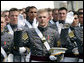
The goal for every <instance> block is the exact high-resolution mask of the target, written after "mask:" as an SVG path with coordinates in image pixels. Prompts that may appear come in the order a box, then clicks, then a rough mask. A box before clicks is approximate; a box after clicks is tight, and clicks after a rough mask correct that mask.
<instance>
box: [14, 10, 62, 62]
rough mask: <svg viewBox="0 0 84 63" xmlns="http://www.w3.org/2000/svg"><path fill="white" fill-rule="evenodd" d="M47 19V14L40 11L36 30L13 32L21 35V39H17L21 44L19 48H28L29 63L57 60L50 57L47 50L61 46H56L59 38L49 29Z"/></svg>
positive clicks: (56, 33)
mask: <svg viewBox="0 0 84 63" xmlns="http://www.w3.org/2000/svg"><path fill="white" fill-rule="evenodd" d="M48 17H49V15H48V12H47V11H46V10H44V9H41V10H39V11H38V13H37V21H38V22H39V25H38V28H31V29H28V30H27V31H26V32H25V33H21V32H22V31H16V32H15V35H16V34H18V33H20V34H19V35H22V37H21V36H20V37H19V40H20V43H19V44H21V45H19V47H20V46H26V47H29V48H30V51H31V56H30V61H31V62H49V61H50V60H52V61H55V60H57V59H56V57H55V56H52V57H51V56H50V55H51V54H50V52H49V49H50V48H52V47H61V44H59V45H58V41H59V39H60V36H59V34H58V32H57V31H56V30H54V29H52V28H51V27H49V25H48V21H49V19H48ZM51 30H52V31H51ZM16 37H17V36H16ZM17 38H18V37H17ZM21 39H22V41H21ZM19 40H18V41H19ZM22 43H23V44H22ZM58 55H61V54H58Z"/></svg>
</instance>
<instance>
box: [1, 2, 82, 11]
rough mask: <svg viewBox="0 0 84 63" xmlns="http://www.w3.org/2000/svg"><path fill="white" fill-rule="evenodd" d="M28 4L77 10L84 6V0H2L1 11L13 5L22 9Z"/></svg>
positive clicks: (39, 7)
mask: <svg viewBox="0 0 84 63" xmlns="http://www.w3.org/2000/svg"><path fill="white" fill-rule="evenodd" d="M27 6H36V7H37V8H38V9H41V8H60V7H66V8H67V9H68V10H73V11H77V10H78V9H79V8H83V1H1V11H4V10H9V9H10V8H13V7H15V8H18V9H22V8H26V7H27Z"/></svg>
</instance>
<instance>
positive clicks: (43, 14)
mask: <svg viewBox="0 0 84 63" xmlns="http://www.w3.org/2000/svg"><path fill="white" fill-rule="evenodd" d="M38 16H48V12H41V13H38Z"/></svg>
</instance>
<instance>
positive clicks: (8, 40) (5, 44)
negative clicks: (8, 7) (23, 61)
mask: <svg viewBox="0 0 84 63" xmlns="http://www.w3.org/2000/svg"><path fill="white" fill-rule="evenodd" d="M4 27H5V18H4V17H3V16H1V47H2V48H1V62H8V60H6V59H7V56H8V55H9V54H10V53H11V49H12V47H13V36H12V35H11V34H10V33H8V32H6V31H5V29H4ZM3 50H4V51H3ZM4 52H5V53H4Z"/></svg>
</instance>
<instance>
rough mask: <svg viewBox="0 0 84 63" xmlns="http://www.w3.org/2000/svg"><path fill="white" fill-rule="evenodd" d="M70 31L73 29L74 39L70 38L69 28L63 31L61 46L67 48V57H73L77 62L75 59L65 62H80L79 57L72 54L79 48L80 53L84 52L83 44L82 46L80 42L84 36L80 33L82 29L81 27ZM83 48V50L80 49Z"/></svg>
mask: <svg viewBox="0 0 84 63" xmlns="http://www.w3.org/2000/svg"><path fill="white" fill-rule="evenodd" d="M70 29H71V31H73V34H74V35H73V34H71V35H73V36H74V37H72V38H70V36H69V33H68V30H69V28H66V29H62V31H61V36H60V37H61V42H62V43H61V44H62V47H66V48H67V49H68V50H67V51H66V53H65V57H67V58H68V57H69V58H70V57H72V58H76V59H75V60H73V59H71V60H68V59H67V60H64V62H78V61H79V56H78V55H74V54H73V52H72V50H73V49H74V48H76V47H77V48H78V52H79V53H80V50H83V49H82V48H81V44H80V42H81V36H83V35H81V33H80V31H79V30H80V28H79V27H70ZM75 42H76V44H77V45H76V44H75ZM80 48H81V49H80Z"/></svg>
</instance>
